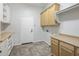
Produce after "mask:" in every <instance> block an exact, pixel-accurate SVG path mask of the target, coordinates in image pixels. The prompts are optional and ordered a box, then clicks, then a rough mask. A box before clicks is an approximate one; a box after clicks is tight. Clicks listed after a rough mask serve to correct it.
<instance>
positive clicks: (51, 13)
mask: <svg viewBox="0 0 79 59" xmlns="http://www.w3.org/2000/svg"><path fill="white" fill-rule="evenodd" d="M59 6H60V5H59V4H57V3H55V4H53V5H51V6H50V7H49V8H47V9H46V10H45V11H43V12H42V13H41V17H42V18H41V26H51V25H56V24H57V22H56V17H55V13H56V11H58V10H59Z"/></svg>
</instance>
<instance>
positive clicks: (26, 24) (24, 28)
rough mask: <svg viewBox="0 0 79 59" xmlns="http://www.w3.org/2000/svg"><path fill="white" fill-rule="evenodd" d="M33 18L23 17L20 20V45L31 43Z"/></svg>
mask: <svg viewBox="0 0 79 59" xmlns="http://www.w3.org/2000/svg"><path fill="white" fill-rule="evenodd" d="M33 33H34V18H33V17H28V18H27V17H23V18H22V19H21V43H28V42H33V36H34V35H33Z"/></svg>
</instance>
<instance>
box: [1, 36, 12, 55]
mask: <svg viewBox="0 0 79 59" xmlns="http://www.w3.org/2000/svg"><path fill="white" fill-rule="evenodd" d="M12 48H13V38H12V37H9V38H8V39H6V40H5V41H4V42H2V43H1V44H0V56H9V54H10V52H11V50H12Z"/></svg>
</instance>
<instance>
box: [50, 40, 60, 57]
mask: <svg viewBox="0 0 79 59" xmlns="http://www.w3.org/2000/svg"><path fill="white" fill-rule="evenodd" d="M51 46H52V48H51V52H52V55H54V56H55V55H56V56H58V55H59V54H58V40H55V39H52V41H51Z"/></svg>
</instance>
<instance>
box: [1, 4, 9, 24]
mask: <svg viewBox="0 0 79 59" xmlns="http://www.w3.org/2000/svg"><path fill="white" fill-rule="evenodd" d="M3 22H5V23H9V22H10V9H9V6H8V4H6V3H4V4H3Z"/></svg>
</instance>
